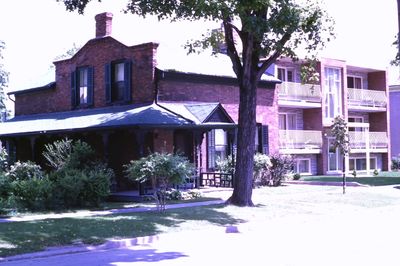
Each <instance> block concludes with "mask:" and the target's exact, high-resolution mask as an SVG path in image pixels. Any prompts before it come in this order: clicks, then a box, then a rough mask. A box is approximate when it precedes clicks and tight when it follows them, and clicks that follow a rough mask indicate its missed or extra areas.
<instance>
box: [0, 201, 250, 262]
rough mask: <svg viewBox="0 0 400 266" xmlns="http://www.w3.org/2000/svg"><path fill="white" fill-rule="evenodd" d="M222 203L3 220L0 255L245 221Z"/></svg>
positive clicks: (0, 234) (0, 232)
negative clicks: (108, 213)
mask: <svg viewBox="0 0 400 266" xmlns="http://www.w3.org/2000/svg"><path fill="white" fill-rule="evenodd" d="M222 209H223V206H221V205H219V206H218V205H216V206H204V207H193V208H182V209H172V210H167V211H165V212H164V213H159V212H155V211H154V212H142V213H130V214H118V215H109V216H97V217H83V218H82V217H81V218H63V219H48V220H40V221H30V222H13V223H4V224H0V257H4V256H11V255H15V254H21V253H27V252H34V251H39V250H43V249H45V248H46V247H53V246H62V245H70V244H74V243H85V244H100V243H103V242H105V241H106V240H107V239H110V238H132V237H140V236H150V235H155V234H159V233H164V232H168V231H171V230H173V229H174V228H175V229H178V230H179V229H180V227H182V228H183V230H190V229H197V228H199V226H202V225H205V224H209V225H220V226H225V225H232V224H237V223H240V222H243V220H240V219H237V218H234V217H232V216H230V215H229V214H227V213H225V212H223V211H222Z"/></svg>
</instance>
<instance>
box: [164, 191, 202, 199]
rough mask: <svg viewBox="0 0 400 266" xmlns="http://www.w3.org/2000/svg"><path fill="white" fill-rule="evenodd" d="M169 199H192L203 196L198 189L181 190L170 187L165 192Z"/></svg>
mask: <svg viewBox="0 0 400 266" xmlns="http://www.w3.org/2000/svg"><path fill="white" fill-rule="evenodd" d="M165 197H166V199H167V200H190V199H197V198H200V197H201V193H200V192H198V191H191V190H190V191H180V190H177V189H169V190H167V191H166V192H165Z"/></svg>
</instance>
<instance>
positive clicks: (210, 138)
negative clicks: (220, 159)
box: [207, 130, 215, 169]
mask: <svg viewBox="0 0 400 266" xmlns="http://www.w3.org/2000/svg"><path fill="white" fill-rule="evenodd" d="M207 144H208V145H207V146H208V150H207V155H208V168H209V169H214V168H215V131H214V130H211V131H209V132H208V133H207Z"/></svg>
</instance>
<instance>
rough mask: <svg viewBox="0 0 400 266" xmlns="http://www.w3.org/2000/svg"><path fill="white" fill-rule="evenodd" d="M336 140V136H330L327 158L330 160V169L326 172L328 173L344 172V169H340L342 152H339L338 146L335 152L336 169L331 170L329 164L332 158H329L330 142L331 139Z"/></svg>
mask: <svg viewBox="0 0 400 266" xmlns="http://www.w3.org/2000/svg"><path fill="white" fill-rule="evenodd" d="M333 140H334V138H333V137H328V150H327V152H328V153H327V160H328V169H327V171H326V173H327V174H338V173H342V169H340V163H341V161H340V160H341V159H342V158H341V155H340V152H339V150H338V148H336V152H335V155H336V170H330V169H329V166H330V161H329V160H330V159H329V146H330V145H329V144H330V142H331V141H333Z"/></svg>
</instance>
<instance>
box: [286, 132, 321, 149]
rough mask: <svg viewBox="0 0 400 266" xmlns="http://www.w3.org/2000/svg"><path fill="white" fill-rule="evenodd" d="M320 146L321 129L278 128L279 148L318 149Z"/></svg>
mask: <svg viewBox="0 0 400 266" xmlns="http://www.w3.org/2000/svg"><path fill="white" fill-rule="evenodd" d="M321 147H322V134H321V131H312V130H279V148H280V149H308V150H319V149H321Z"/></svg>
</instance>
